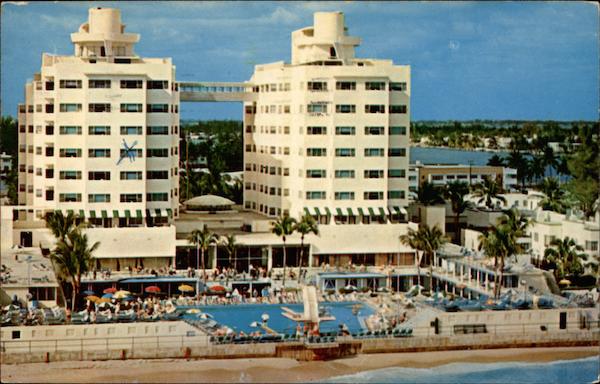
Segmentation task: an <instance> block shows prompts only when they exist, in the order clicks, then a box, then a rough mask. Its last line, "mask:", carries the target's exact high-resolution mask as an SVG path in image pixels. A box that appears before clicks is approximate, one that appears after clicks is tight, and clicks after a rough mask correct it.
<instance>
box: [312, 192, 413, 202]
mask: <svg viewBox="0 0 600 384" xmlns="http://www.w3.org/2000/svg"><path fill="white" fill-rule="evenodd" d="M383 196H384V193H383V192H382V191H367V192H363V200H383ZM333 198H334V199H335V200H355V193H354V192H351V191H341V192H334V194H333ZM387 198H388V199H404V198H405V192H404V191H402V190H400V191H387ZM325 199H327V193H326V192H325V191H307V192H306V200H325Z"/></svg>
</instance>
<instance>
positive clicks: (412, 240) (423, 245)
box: [400, 224, 448, 292]
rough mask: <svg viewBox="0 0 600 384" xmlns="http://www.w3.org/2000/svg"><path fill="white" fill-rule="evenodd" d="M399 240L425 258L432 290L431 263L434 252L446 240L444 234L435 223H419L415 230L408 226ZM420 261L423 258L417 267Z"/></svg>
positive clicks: (433, 258) (431, 290)
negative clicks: (431, 226)
mask: <svg viewBox="0 0 600 384" xmlns="http://www.w3.org/2000/svg"><path fill="white" fill-rule="evenodd" d="M400 241H401V242H402V244H404V245H408V246H409V247H411V248H413V249H415V250H417V251H422V252H423V256H424V259H425V262H424V263H423V264H424V265H429V278H430V284H429V291H430V292H433V264H434V262H435V253H436V252H437V251H438V249H440V248H441V247H442V245H444V243H446V242H447V241H448V240H447V238H446V236H445V235H444V234H443V233H442V230H441V229H440V228H439V227H438V226H437V225H435V226H434V227H433V228H430V227H429V226H428V225H426V224H421V225H419V229H418V230H416V231H415V230H414V229H412V228H409V229H408V233H407V234H406V235H401V236H400ZM421 262H423V260H421V261H420V262H419V263H418V264H417V266H418V267H420V264H421ZM418 274H419V283H420V273H419V272H418Z"/></svg>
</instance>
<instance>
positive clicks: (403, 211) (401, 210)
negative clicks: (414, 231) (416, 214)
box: [400, 207, 408, 215]
mask: <svg viewBox="0 0 600 384" xmlns="http://www.w3.org/2000/svg"><path fill="white" fill-rule="evenodd" d="M400 212H401V213H402V214H403V215H408V211H407V210H406V209H405V208H404V207H400Z"/></svg>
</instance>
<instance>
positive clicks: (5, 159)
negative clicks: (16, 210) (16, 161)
mask: <svg viewBox="0 0 600 384" xmlns="http://www.w3.org/2000/svg"><path fill="white" fill-rule="evenodd" d="M12 167H13V163H12V157H11V156H10V155H8V154H6V153H5V152H2V153H0V196H5V195H6V194H7V193H8V185H7V184H6V179H7V178H8V174H9V173H10V171H11V170H12Z"/></svg>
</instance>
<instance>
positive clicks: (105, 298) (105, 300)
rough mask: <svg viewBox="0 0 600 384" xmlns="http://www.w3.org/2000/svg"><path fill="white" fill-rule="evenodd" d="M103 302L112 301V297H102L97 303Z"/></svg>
mask: <svg viewBox="0 0 600 384" xmlns="http://www.w3.org/2000/svg"><path fill="white" fill-rule="evenodd" d="M101 303H110V299H109V298H108V297H102V298H100V299H98V300H97V301H96V304H101Z"/></svg>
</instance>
